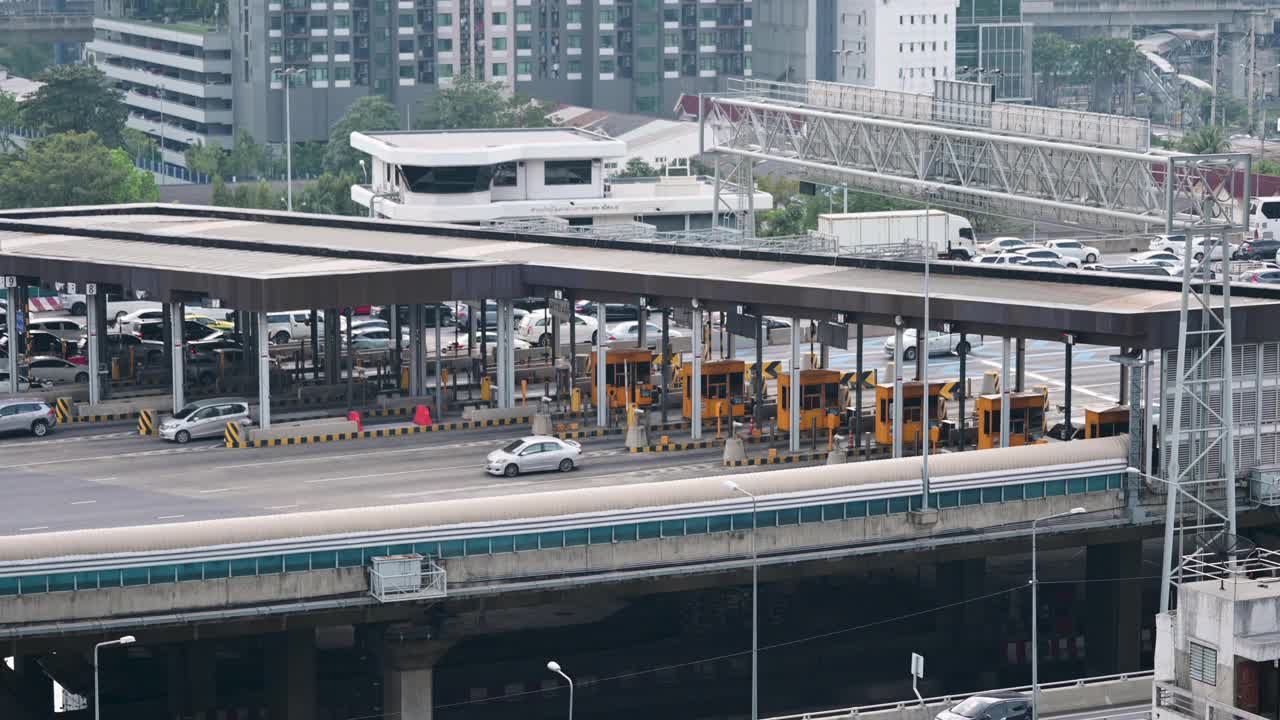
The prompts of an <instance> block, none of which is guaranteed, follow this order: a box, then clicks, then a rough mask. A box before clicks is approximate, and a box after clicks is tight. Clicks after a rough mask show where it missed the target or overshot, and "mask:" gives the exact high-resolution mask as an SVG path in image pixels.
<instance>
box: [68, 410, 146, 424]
mask: <svg viewBox="0 0 1280 720" xmlns="http://www.w3.org/2000/svg"><path fill="white" fill-rule="evenodd" d="M137 416H138V411H136V410H133V411H130V412H122V413H110V414H107V415H77V416H75V417H73V418H71V422H73V423H105V422H120V421H121V420H132V419H134V418H136V417H137Z"/></svg>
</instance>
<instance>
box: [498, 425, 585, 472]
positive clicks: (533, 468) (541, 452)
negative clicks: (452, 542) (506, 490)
mask: <svg viewBox="0 0 1280 720" xmlns="http://www.w3.org/2000/svg"><path fill="white" fill-rule="evenodd" d="M581 459H582V446H581V445H579V444H578V443H576V442H574V441H572V440H561V439H560V438H555V437H551V436H549V435H531V436H529V437H526V438H520V439H519V440H512V441H511V442H510V443H508V444H507V445H506V446H505V447H503V448H502V449H501V450H494V451H493V452H491V453H489V457H488V458H486V461H485V465H484V470H485V472H487V473H489V474H490V475H506V476H507V477H515V476H517V475H519V474H520V473H522V472H538V471H540V470H559V471H560V472H569V471H570V470H573V469H574V468H575V467H578V466H579V465H580V463H581Z"/></svg>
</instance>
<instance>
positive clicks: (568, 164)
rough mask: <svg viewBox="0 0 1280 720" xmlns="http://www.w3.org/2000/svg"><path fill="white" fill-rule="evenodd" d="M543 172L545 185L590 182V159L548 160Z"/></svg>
mask: <svg viewBox="0 0 1280 720" xmlns="http://www.w3.org/2000/svg"><path fill="white" fill-rule="evenodd" d="M601 65H603V63H601ZM545 172H546V174H545V176H544V178H543V182H544V183H545V184H547V185H590V184H591V161H590V160H549V161H547V163H546V167H545Z"/></svg>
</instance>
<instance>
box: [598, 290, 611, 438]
mask: <svg viewBox="0 0 1280 720" xmlns="http://www.w3.org/2000/svg"><path fill="white" fill-rule="evenodd" d="M607 318H608V316H607V315H605V305H604V303H596V362H595V367H596V426H597V427H602V428H603V427H608V426H609V392H608V390H609V389H608V385H607V384H606V383H607V381H608V379H609V378H608V373H607V372H605V360H606V359H607V357H608V355H607V353H608V351H607V350H606V349H605V339H606V337H605V336H606V333H608V332H609V331H608V330H607V329H606V327H605V320H606V319H607Z"/></svg>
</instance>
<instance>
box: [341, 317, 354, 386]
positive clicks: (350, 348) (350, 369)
mask: <svg viewBox="0 0 1280 720" xmlns="http://www.w3.org/2000/svg"><path fill="white" fill-rule="evenodd" d="M343 317H345V318H346V319H347V342H346V347H347V361H346V363H344V365H345V367H346V371H347V383H346V384H347V410H348V411H350V410H351V405H352V403H353V402H354V398H353V397H352V396H353V395H354V394H355V388H354V387H353V383H354V382H355V377H356V349H355V346H354V345H352V343H351V325H352V324H353V322H354V321H355V319H356V315H355V311H354V310H353V309H352V308H347V309H346V310H344V311H343Z"/></svg>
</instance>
